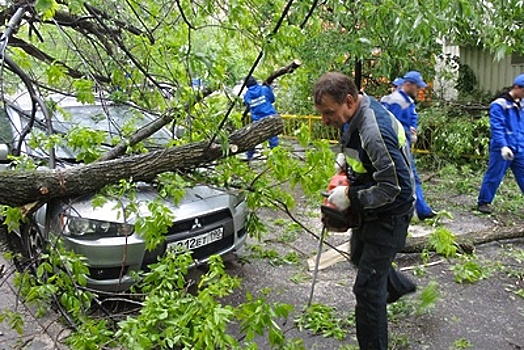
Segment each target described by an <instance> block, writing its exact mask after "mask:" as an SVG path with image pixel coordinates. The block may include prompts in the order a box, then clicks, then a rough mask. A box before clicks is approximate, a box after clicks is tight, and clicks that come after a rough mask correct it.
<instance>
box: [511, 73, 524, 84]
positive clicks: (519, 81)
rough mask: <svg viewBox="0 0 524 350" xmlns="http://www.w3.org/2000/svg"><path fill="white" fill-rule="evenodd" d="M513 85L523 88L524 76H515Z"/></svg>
mask: <svg viewBox="0 0 524 350" xmlns="http://www.w3.org/2000/svg"><path fill="white" fill-rule="evenodd" d="M513 85H518V86H520V87H524V74H520V75H517V77H516V78H515V80H513Z"/></svg>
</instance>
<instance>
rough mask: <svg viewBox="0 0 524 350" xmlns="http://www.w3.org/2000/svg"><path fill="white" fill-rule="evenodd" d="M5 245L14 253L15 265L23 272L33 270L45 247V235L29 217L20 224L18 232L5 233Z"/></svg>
mask: <svg viewBox="0 0 524 350" xmlns="http://www.w3.org/2000/svg"><path fill="white" fill-rule="evenodd" d="M6 240H7V245H8V247H9V249H10V250H11V251H12V252H13V253H15V254H14V257H13V261H14V264H15V267H16V268H17V269H18V270H19V271H20V272H24V271H26V270H30V271H31V272H35V271H36V268H37V267H38V263H39V261H40V257H41V255H42V253H43V252H44V251H45V247H46V242H47V239H46V236H45V234H44V233H43V232H41V230H40V228H39V227H38V225H37V224H36V223H35V222H34V220H33V219H32V218H31V219H29V221H28V222H27V223H24V224H22V225H21V226H20V232H14V231H13V232H9V233H7V239H6Z"/></svg>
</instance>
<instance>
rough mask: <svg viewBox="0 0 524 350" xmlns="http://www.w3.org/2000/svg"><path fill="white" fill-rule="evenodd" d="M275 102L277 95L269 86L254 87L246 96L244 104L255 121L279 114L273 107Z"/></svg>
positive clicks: (248, 90)
mask: <svg viewBox="0 0 524 350" xmlns="http://www.w3.org/2000/svg"><path fill="white" fill-rule="evenodd" d="M274 102H275V95H274V94H273V90H272V89H271V87H270V86H268V85H259V84H257V85H252V86H250V87H249V88H248V89H247V92H246V94H245V95H244V103H245V104H246V106H247V107H248V108H249V112H251V119H252V120H253V121H257V120H260V119H262V118H264V117H267V116H269V115H274V114H277V111H276V109H275V107H273V103H274Z"/></svg>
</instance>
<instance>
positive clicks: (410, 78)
mask: <svg viewBox="0 0 524 350" xmlns="http://www.w3.org/2000/svg"><path fill="white" fill-rule="evenodd" d="M404 81H405V82H406V81H407V82H409V83H414V84H417V85H418V87H419V88H425V87H427V86H428V84H426V82H425V81H424V80H422V75H420V73H419V72H417V71H414V70H413V71H411V72H407V73H406V75H404Z"/></svg>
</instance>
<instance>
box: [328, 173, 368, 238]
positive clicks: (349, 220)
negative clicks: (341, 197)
mask: <svg viewBox="0 0 524 350" xmlns="http://www.w3.org/2000/svg"><path fill="white" fill-rule="evenodd" d="M337 186H348V187H349V186H350V184H349V181H348V177H347V175H346V173H345V172H340V173H338V174H336V175H334V176H333V177H332V178H331V180H330V181H329V184H328V188H327V191H326V192H322V195H323V196H324V201H323V202H322V205H321V206H320V212H321V213H322V223H323V224H324V225H325V227H326V229H327V230H328V231H332V232H346V231H347V230H348V229H349V228H351V227H357V226H358V224H359V220H358V215H356V214H355V213H354V211H353V209H351V207H349V208H347V209H346V210H340V209H338V208H337V207H336V206H335V205H334V204H333V203H330V202H329V201H328V197H329V194H330V193H331V191H332V190H333V189H334V188H335V187H337Z"/></svg>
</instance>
